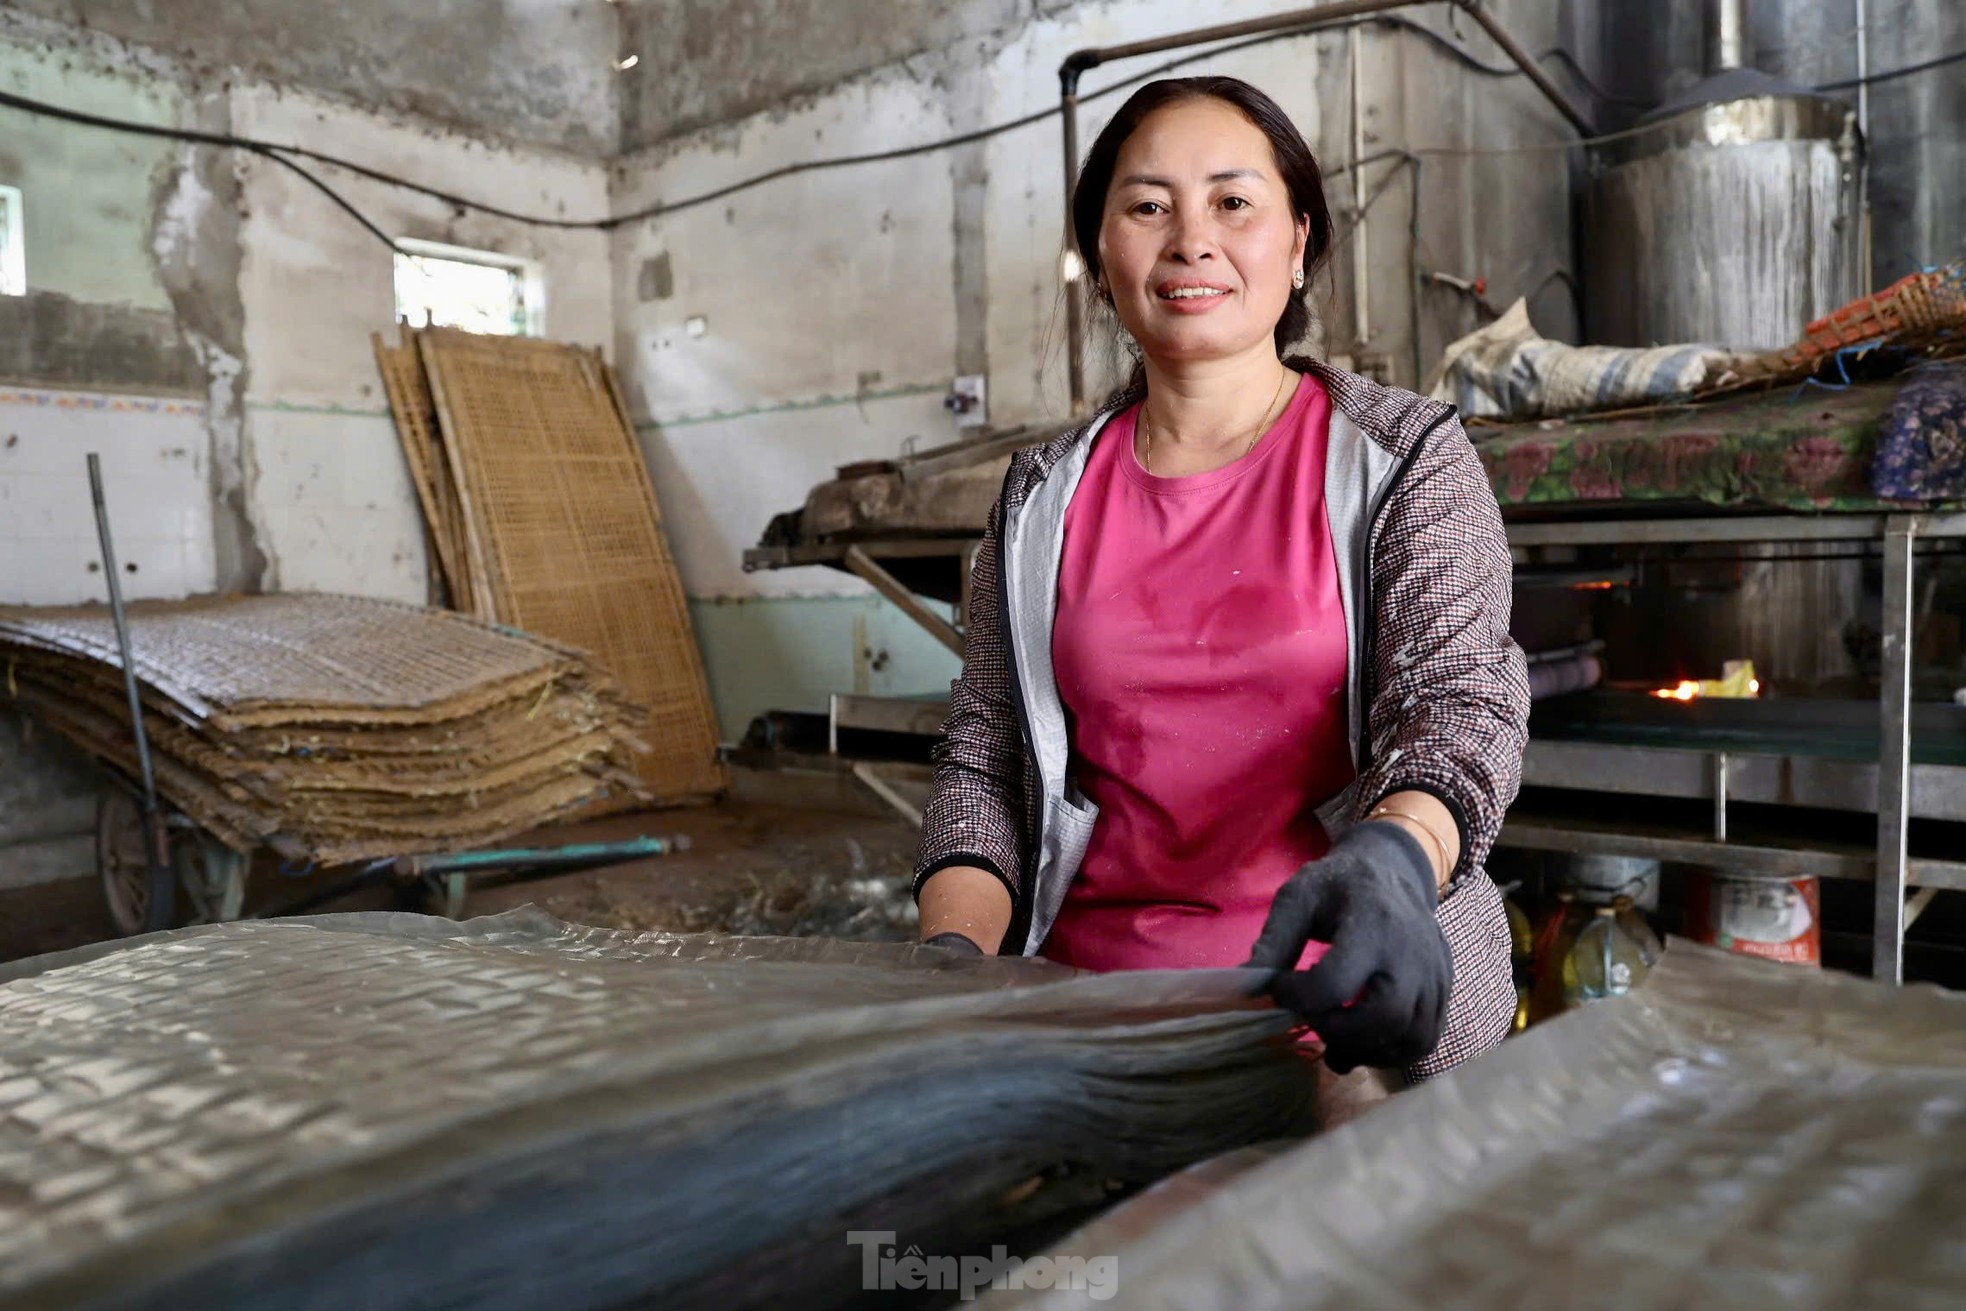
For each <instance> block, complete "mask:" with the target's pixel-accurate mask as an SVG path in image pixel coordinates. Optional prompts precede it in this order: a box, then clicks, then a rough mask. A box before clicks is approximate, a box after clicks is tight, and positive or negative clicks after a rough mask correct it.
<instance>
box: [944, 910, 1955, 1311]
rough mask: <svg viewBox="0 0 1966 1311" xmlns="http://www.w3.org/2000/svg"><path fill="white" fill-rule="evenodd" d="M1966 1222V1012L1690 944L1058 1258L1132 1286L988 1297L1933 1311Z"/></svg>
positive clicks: (1119, 1212) (1067, 1301)
mask: <svg viewBox="0 0 1966 1311" xmlns="http://www.w3.org/2000/svg"><path fill="white" fill-rule="evenodd" d="M1962 1217H1966V997H1962V996H1960V995H1958V994H1954V993H1946V992H1941V991H1939V990H1938V989H1936V988H1932V987H1926V986H1919V987H1909V988H1903V989H1897V988H1887V987H1883V986H1881V985H1877V984H1873V983H1871V982H1870V981H1869V980H1865V979H1858V978H1854V977H1851V976H1847V975H1841V974H1836V973H1831V972H1825V971H1817V970H1809V969H1802V968H1797V967H1794V966H1785V965H1777V964H1771V963H1768V962H1762V961H1754V960H1749V959H1746V958H1743V957H1738V956H1730V955H1726V954H1724V953H1721V952H1718V951H1715V950H1713V949H1710V948H1704V947H1698V946H1695V945H1693V944H1691V943H1686V942H1682V941H1677V940H1676V941H1674V942H1673V944H1672V946H1671V949H1670V950H1669V951H1668V952H1667V954H1666V956H1665V958H1664V960H1663V961H1662V962H1661V964H1660V966H1659V967H1658V968H1657V969H1656V970H1655V971H1654V972H1653V974H1652V975H1651V977H1650V978H1649V979H1648V980H1647V982H1646V984H1645V986H1644V987H1643V988H1642V989H1640V990H1639V991H1637V992H1635V993H1633V994H1631V995H1629V996H1627V997H1624V998H1620V999H1616V1000H1609V1001H1604V1002H1599V1003H1596V1004H1594V1005H1592V1006H1590V1007H1586V1008H1584V1009H1582V1010H1580V1011H1577V1012H1573V1013H1570V1014H1568V1015H1565V1016H1563V1017H1561V1018H1559V1019H1558V1020H1556V1021H1554V1022H1552V1023H1549V1024H1547V1025H1543V1026H1539V1027H1538V1028H1536V1029H1533V1030H1531V1031H1530V1032H1528V1033H1527V1034H1525V1035H1523V1036H1522V1037H1520V1038H1517V1039H1515V1040H1512V1041H1510V1042H1508V1043H1505V1044H1503V1046H1502V1047H1500V1048H1498V1049H1497V1050H1496V1051H1494V1052H1492V1053H1490V1054H1488V1055H1486V1056H1484V1057H1482V1058H1481V1059H1479V1060H1477V1061H1474V1062H1472V1063H1471V1064H1469V1065H1467V1066H1464V1067H1462V1068H1460V1069H1458V1070H1455V1071H1454V1072H1452V1073H1450V1074H1449V1075H1447V1076H1446V1077H1444V1078H1441V1079H1438V1080H1434V1081H1432V1082H1430V1083H1428V1084H1426V1085H1424V1086H1422V1087H1420V1088H1417V1089H1415V1090H1413V1091H1411V1092H1409V1093H1406V1094H1403V1095H1401V1096H1399V1097H1397V1098H1394V1099H1393V1100H1392V1101H1391V1102H1390V1103H1388V1104H1386V1105H1385V1106H1383V1107H1381V1108H1378V1109H1375V1110H1374V1111H1372V1112H1371V1113H1369V1114H1368V1115H1366V1116H1364V1117H1362V1118H1360V1119H1358V1120H1356V1121H1353V1122H1352V1123H1350V1124H1348V1125H1346V1126H1344V1127H1343V1128H1340V1129H1338V1130H1336V1131H1334V1132H1332V1133H1329V1134H1326V1135H1324V1136H1323V1137H1320V1138H1316V1139H1312V1140H1310V1141H1308V1142H1304V1143H1301V1144H1297V1145H1294V1146H1293V1147H1291V1148H1290V1149H1289V1150H1288V1151H1285V1152H1282V1153H1280V1154H1274V1153H1252V1152H1243V1153H1239V1154H1237V1155H1233V1156H1228V1157H1224V1158H1221V1159H1218V1160H1216V1161H1212V1162H1209V1163H1205V1164H1203V1165H1201V1166H1198V1167H1196V1168H1194V1169H1191V1170H1189V1171H1185V1172H1182V1173H1180V1174H1177V1175H1175V1176H1174V1177H1173V1178H1171V1179H1169V1180H1167V1181H1165V1182H1163V1183H1161V1184H1158V1185H1156V1186H1155V1187H1153V1188H1150V1189H1148V1190H1146V1191H1145V1192H1143V1193H1140V1194H1138V1195H1137V1196H1135V1197H1133V1198H1131V1199H1129V1200H1128V1201H1126V1202H1123V1203H1121V1204H1120V1205H1118V1206H1117V1207H1114V1208H1113V1209H1111V1210H1109V1211H1107V1212H1106V1213H1105V1214H1103V1215H1101V1216H1100V1217H1099V1218H1098V1219H1096V1220H1094V1221H1092V1222H1091V1223H1090V1224H1089V1225H1087V1226H1086V1227H1085V1228H1083V1229H1081V1230H1080V1231H1079V1232H1077V1233H1076V1234H1074V1235H1072V1236H1071V1237H1070V1238H1069V1239H1067V1240H1065V1241H1063V1242H1062V1243H1060V1244H1059V1246H1058V1250H1059V1251H1061V1252H1063V1253H1067V1254H1072V1255H1077V1256H1079V1257H1081V1258H1088V1257H1094V1256H1108V1257H1112V1258H1115V1259H1116V1268H1115V1269H1114V1270H1113V1271H1111V1274H1112V1280H1111V1281H1109V1283H1112V1284H1115V1285H1116V1288H1115V1287H1107V1286H1101V1287H1094V1286H1092V1285H1091V1284H1088V1283H1086V1282H1085V1281H1083V1280H1081V1281H1080V1285H1081V1286H1080V1287H1078V1288H1076V1289H1074V1288H1064V1289H1044V1290H1037V1289H1029V1288H1027V1289H1022V1290H1019V1289H1005V1290H1003V1291H1000V1292H996V1293H992V1294H990V1295H989V1296H988V1297H987V1298H986V1299H985V1300H984V1301H983V1302H981V1303H979V1305H983V1306H988V1307H993V1308H999V1311H1000V1309H1001V1308H1004V1307H1045V1308H1053V1307H1078V1306H1087V1305H1091V1304H1093V1303H1095V1302H1100V1301H1102V1300H1103V1299H1104V1298H1110V1297H1112V1296H1113V1295H1114V1294H1115V1291H1116V1292H1117V1295H1118V1296H1119V1299H1120V1300H1119V1301H1117V1302H1112V1303H1110V1304H1112V1305H1125V1306H1127V1307H1129V1308H1136V1307H1137V1308H1167V1309H1168V1311H1177V1309H1178V1311H1264V1309H1266V1308H1278V1309H1281V1308H1286V1307H1287V1308H1291V1309H1292V1311H1312V1309H1316V1308H1333V1309H1334V1311H1335V1309H1337V1308H1355V1307H1428V1308H1436V1309H1446V1308H1454V1309H1456V1311H1540V1309H1542V1308H1548V1309H1550V1311H1556V1309H1557V1308H1563V1309H1564V1311H1568V1309H1569V1308H1574V1307H1579V1306H1591V1307H1596V1308H1603V1309H1605V1311H1680V1309H1681V1308H1685V1307H1726V1308H1756V1309H1759V1308H1776V1307H1780V1308H1784V1309H1785V1311H1793V1309H1797V1308H1800V1309H1802V1311H1814V1309H1816V1308H1821V1309H1823V1311H1829V1309H1830V1308H1837V1309H1839V1311H1840V1309H1842V1308H1853V1307H1875V1308H1885V1307H1890V1308H1931V1309H1932V1311H1937V1309H1938V1308H1941V1307H1948V1308H1950V1307H1959V1306H1962V1305H1966V1227H1962V1225H1961V1219H1962ZM1105 1268H1106V1267H1104V1266H1102V1267H1099V1269H1101V1270H1105Z"/></svg>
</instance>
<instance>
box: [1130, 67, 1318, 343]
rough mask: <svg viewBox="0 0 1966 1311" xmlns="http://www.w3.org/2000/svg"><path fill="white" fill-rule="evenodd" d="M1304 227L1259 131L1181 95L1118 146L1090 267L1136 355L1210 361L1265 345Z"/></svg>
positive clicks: (1300, 253) (1224, 107)
mask: <svg viewBox="0 0 1966 1311" xmlns="http://www.w3.org/2000/svg"><path fill="white" fill-rule="evenodd" d="M1309 234H1310V221H1309V220H1308V219H1304V220H1299V219H1298V217H1297V216H1296V215H1295V214H1294V213H1292V212H1291V204H1290V193H1289V191H1288V190H1287V189H1286V188H1285V186H1284V183H1283V178H1282V176H1281V175H1280V174H1279V173H1278V171H1277V162H1276V154H1275V152H1274V151H1272V150H1271V149H1270V140H1269V138H1268V137H1266V136H1264V135H1263V132H1262V130H1261V129H1260V128H1258V127H1257V126H1256V125H1255V124H1254V123H1252V122H1250V121H1249V120H1248V119H1247V118H1245V117H1243V114H1242V111H1241V110H1239V109H1237V108H1236V107H1235V106H1233V105H1230V104H1227V103H1225V102H1223V101H1220V100H1214V99H1202V100H1187V101H1182V102H1181V103H1179V104H1174V105H1169V106H1167V107H1166V108H1164V109H1158V110H1155V111H1154V112H1153V113H1152V114H1149V115H1148V116H1147V117H1146V118H1145V119H1143V120H1141V122H1140V126H1139V127H1138V128H1136V129H1135V130H1134V133H1133V135H1132V136H1130V137H1128V138H1127V140H1126V144H1125V145H1124V146H1122V147H1120V153H1119V161H1118V164H1117V165H1116V167H1115V168H1114V170H1113V183H1112V186H1111V187H1109V188H1108V189H1107V193H1106V211H1105V216H1104V218H1103V219H1102V220H1101V222H1100V226H1099V266H1100V269H1101V271H1102V273H1103V275H1104V280H1105V283H1106V286H1107V287H1108V288H1109V289H1110V290H1111V293H1112V298H1113V308H1114V309H1115V310H1116V311H1117V312H1118V314H1119V320H1120V323H1121V325H1122V326H1123V327H1125V329H1126V330H1127V331H1128V332H1129V333H1131V334H1133V339H1134V340H1135V341H1137V342H1139V343H1140V349H1141V350H1143V351H1145V352H1146V353H1147V355H1148V356H1150V357H1152V358H1155V359H1163V360H1204V359H1217V358H1223V357H1227V356H1233V355H1239V354H1242V353H1244V352H1247V351H1249V350H1252V349H1254V348H1256V347H1258V346H1259V345H1260V344H1262V343H1264V342H1267V341H1268V340H1270V338H1271V336H1272V335H1273V334H1274V333H1275V331H1276V325H1277V320H1278V319H1280V318H1282V317H1283V310H1284V305H1285V303H1286V301H1287V300H1288V299H1289V296H1290V294H1291V290H1292V287H1291V277H1292V275H1293V274H1294V273H1295V272H1296V270H1297V269H1299V268H1300V267H1302V265H1303V261H1304V243H1305V242H1306V240H1308V238H1309Z"/></svg>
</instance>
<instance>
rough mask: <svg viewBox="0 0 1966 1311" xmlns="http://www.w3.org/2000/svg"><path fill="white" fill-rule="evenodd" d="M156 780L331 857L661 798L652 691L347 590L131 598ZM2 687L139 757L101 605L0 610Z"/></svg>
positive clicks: (197, 803) (457, 841)
mask: <svg viewBox="0 0 1966 1311" xmlns="http://www.w3.org/2000/svg"><path fill="white" fill-rule="evenodd" d="M130 636H131V648H132V650H131V655H132V662H133V664H134V666H135V671H136V673H137V676H138V678H139V680H140V687H139V691H140V695H141V698H142V704H143V717H144V726H145V729H146V731H147V732H148V734H149V737H150V741H151V746H152V753H153V756H154V758H155V761H156V767H157V777H158V781H159V790H160V791H161V792H162V794H163V796H164V797H165V799H166V800H168V801H169V802H170V803H171V804H172V805H174V806H176V807H177V808H178V809H180V810H182V811H184V812H185V813H186V814H188V815H190V816H191V817H192V818H193V819H195V820H196V821H198V823H199V824H200V825H202V826H203V827H205V828H206V829H207V830H209V831H210V832H212V833H213V834H214V835H215V836H217V837H218V838H219V839H220V840H222V841H224V842H227V843H229V844H231V845H233V846H235V847H238V848H240V849H246V848H249V847H251V846H253V845H256V844H259V843H270V844H272V845H274V846H275V847H276V848H278V849H280V850H281V851H283V852H285V853H287V854H290V855H301V856H306V857H310V858H312V859H314V860H317V861H321V862H326V863H334V862H340V861H347V860H356V859H366V858H369V857H380V856H387V855H403V854H411V853H416V852H425V851H446V850H452V849H455V848H457V847H460V846H482V845H486V844H489V843H493V842H496V841H499V840H501V839H504V838H508V837H511V836H514V835H516V834H518V833H521V832H524V831H526V830H528V829H531V828H536V827H538V826H539V825H541V824H544V823H548V822H551V821H552V820H555V819H559V818H562V817H565V816H568V815H570V814H573V813H575V812H577V811H579V810H581V809H582V808H584V807H588V806H592V805H594V804H595V803H597V802H600V801H603V800H605V799H607V798H609V797H629V798H632V799H634V800H636V801H645V800H646V799H647V797H646V793H645V792H644V791H643V790H642V789H641V788H640V785H639V784H638V782H637V781H636V779H635V777H634V773H633V756H634V752H635V750H636V749H637V747H638V746H639V740H638V738H637V736H636V733H637V729H638V727H639V721H640V718H641V715H640V711H639V710H638V709H637V708H636V707H635V706H634V705H633V704H632V703H630V702H629V701H628V700H627V699H625V698H624V697H623V696H622V695H621V693H620V691H619V690H618V689H617V688H616V687H615V685H614V683H613V681H612V680H610V679H608V678H607V677H606V676H604V675H602V674H601V673H600V672H599V671H598V670H596V669H594V668H593V667H592V666H591V665H590V664H589V663H588V662H587V661H585V660H584V659H582V658H581V657H579V656H578V655H576V654H575V653H573V652H572V651H571V650H570V649H568V648H565V647H561V646H558V645H557V644H554V643H551V642H547V641H544V640H541V639H538V638H533V637H530V636H528V635H526V634H524V633H519V632H516V631H514V630H511V629H507V628H499V627H494V626H491V625H487V624H481V623H478V622H476V621H473V620H470V619H467V618H464V617H463V616H460V615H456V614H452V613H450V612H447V611H439V610H425V609H421V608H418V607H414V606H402V605H396V604H393V603H390V602H384V601H372V600H363V599H359V598H352V597H336V596H307V595H288V596H261V597H228V598H202V599H199V600H196V601H190V602H175V603H162V604H145V605H140V606H137V607H134V608H133V612H132V615H131V625H130ZM0 673H4V680H3V681H0V691H4V693H5V695H6V696H7V697H9V698H11V699H13V700H14V701H16V702H17V703H18V704H20V705H21V706H22V707H23V708H25V709H26V710H28V711H29V712H30V713H31V714H32V715H33V716H34V717H35V718H36V719H38V720H39V721H40V722H42V723H44V724H46V725H47V726H48V727H49V728H50V729H52V730H53V731H55V732H56V733H59V734H61V735H62V736H64V737H66V738H68V739H69V740H70V741H72V742H74V743H76V744H77V745H78V746H80V747H81V748H82V749H83V750H84V751H86V752H88V753H89V754H91V755H93V756H95V757H96V758H97V759H99V760H102V761H104V762H106V763H107V764H109V765H111V766H113V767H114V768H116V769H119V770H121V771H123V772H125V773H126V774H130V775H134V774H135V772H136V753H135V747H134V743H133V740H132V735H131V732H130V725H129V707H128V703H127V700H126V694H125V692H124V688H123V682H122V672H121V666H120V663H119V660H118V654H117V649H116V645H115V636H114V628H113V625H112V624H111V622H110V619H109V617H108V615H107V614H106V613H105V612H103V611H102V610H100V609H96V610H88V609H68V610H33V609H18V608H9V609H0Z"/></svg>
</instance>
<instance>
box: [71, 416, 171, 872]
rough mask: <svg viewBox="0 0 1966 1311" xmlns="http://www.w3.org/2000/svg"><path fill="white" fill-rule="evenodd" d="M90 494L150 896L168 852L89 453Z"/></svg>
mask: <svg viewBox="0 0 1966 1311" xmlns="http://www.w3.org/2000/svg"><path fill="white" fill-rule="evenodd" d="M89 496H90V498H91V499H92V500H93V501H94V502H95V507H96V540H97V542H98V543H99V544H100V545H101V547H102V571H103V573H104V574H105V575H106V576H107V577H108V579H109V614H110V618H111V620H112V621H113V622H114V623H115V625H116V650H117V653H118V654H119V656H120V657H121V658H122V661H123V691H124V693H125V694H126V695H127V696H128V697H129V701H130V731H131V733H133V734H134V735H135V737H136V744H137V770H138V773H139V774H140V775H141V777H142V780H143V842H144V847H145V848H146V850H147V851H148V853H149V855H150V867H151V876H152V877H151V895H152V896H155V895H156V892H157V887H156V884H157V880H158V879H159V878H164V879H168V878H170V877H171V875H170V874H169V870H170V864H171V859H170V854H169V852H168V851H167V850H166V844H165V842H164V825H163V822H162V818H161V815H160V813H159V810H158V806H157V774H156V771H155V770H154V769H153V768H152V766H151V763H150V735H149V734H148V733H146V732H145V731H144V727H143V697H142V695H141V694H140V693H139V692H138V691H137V671H136V664H135V662H134V661H133V660H132V659H131V658H130V624H129V618H128V616H127V615H126V614H125V613H124V610H123V584H122V580H121V579H119V578H118V577H117V574H116V543H115V541H114V540H113V539H112V538H111V536H110V533H109V506H108V503H107V502H106V501H105V500H104V499H103V494H102V460H101V458H100V457H99V456H97V455H96V453H95V452H94V451H91V452H89Z"/></svg>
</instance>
